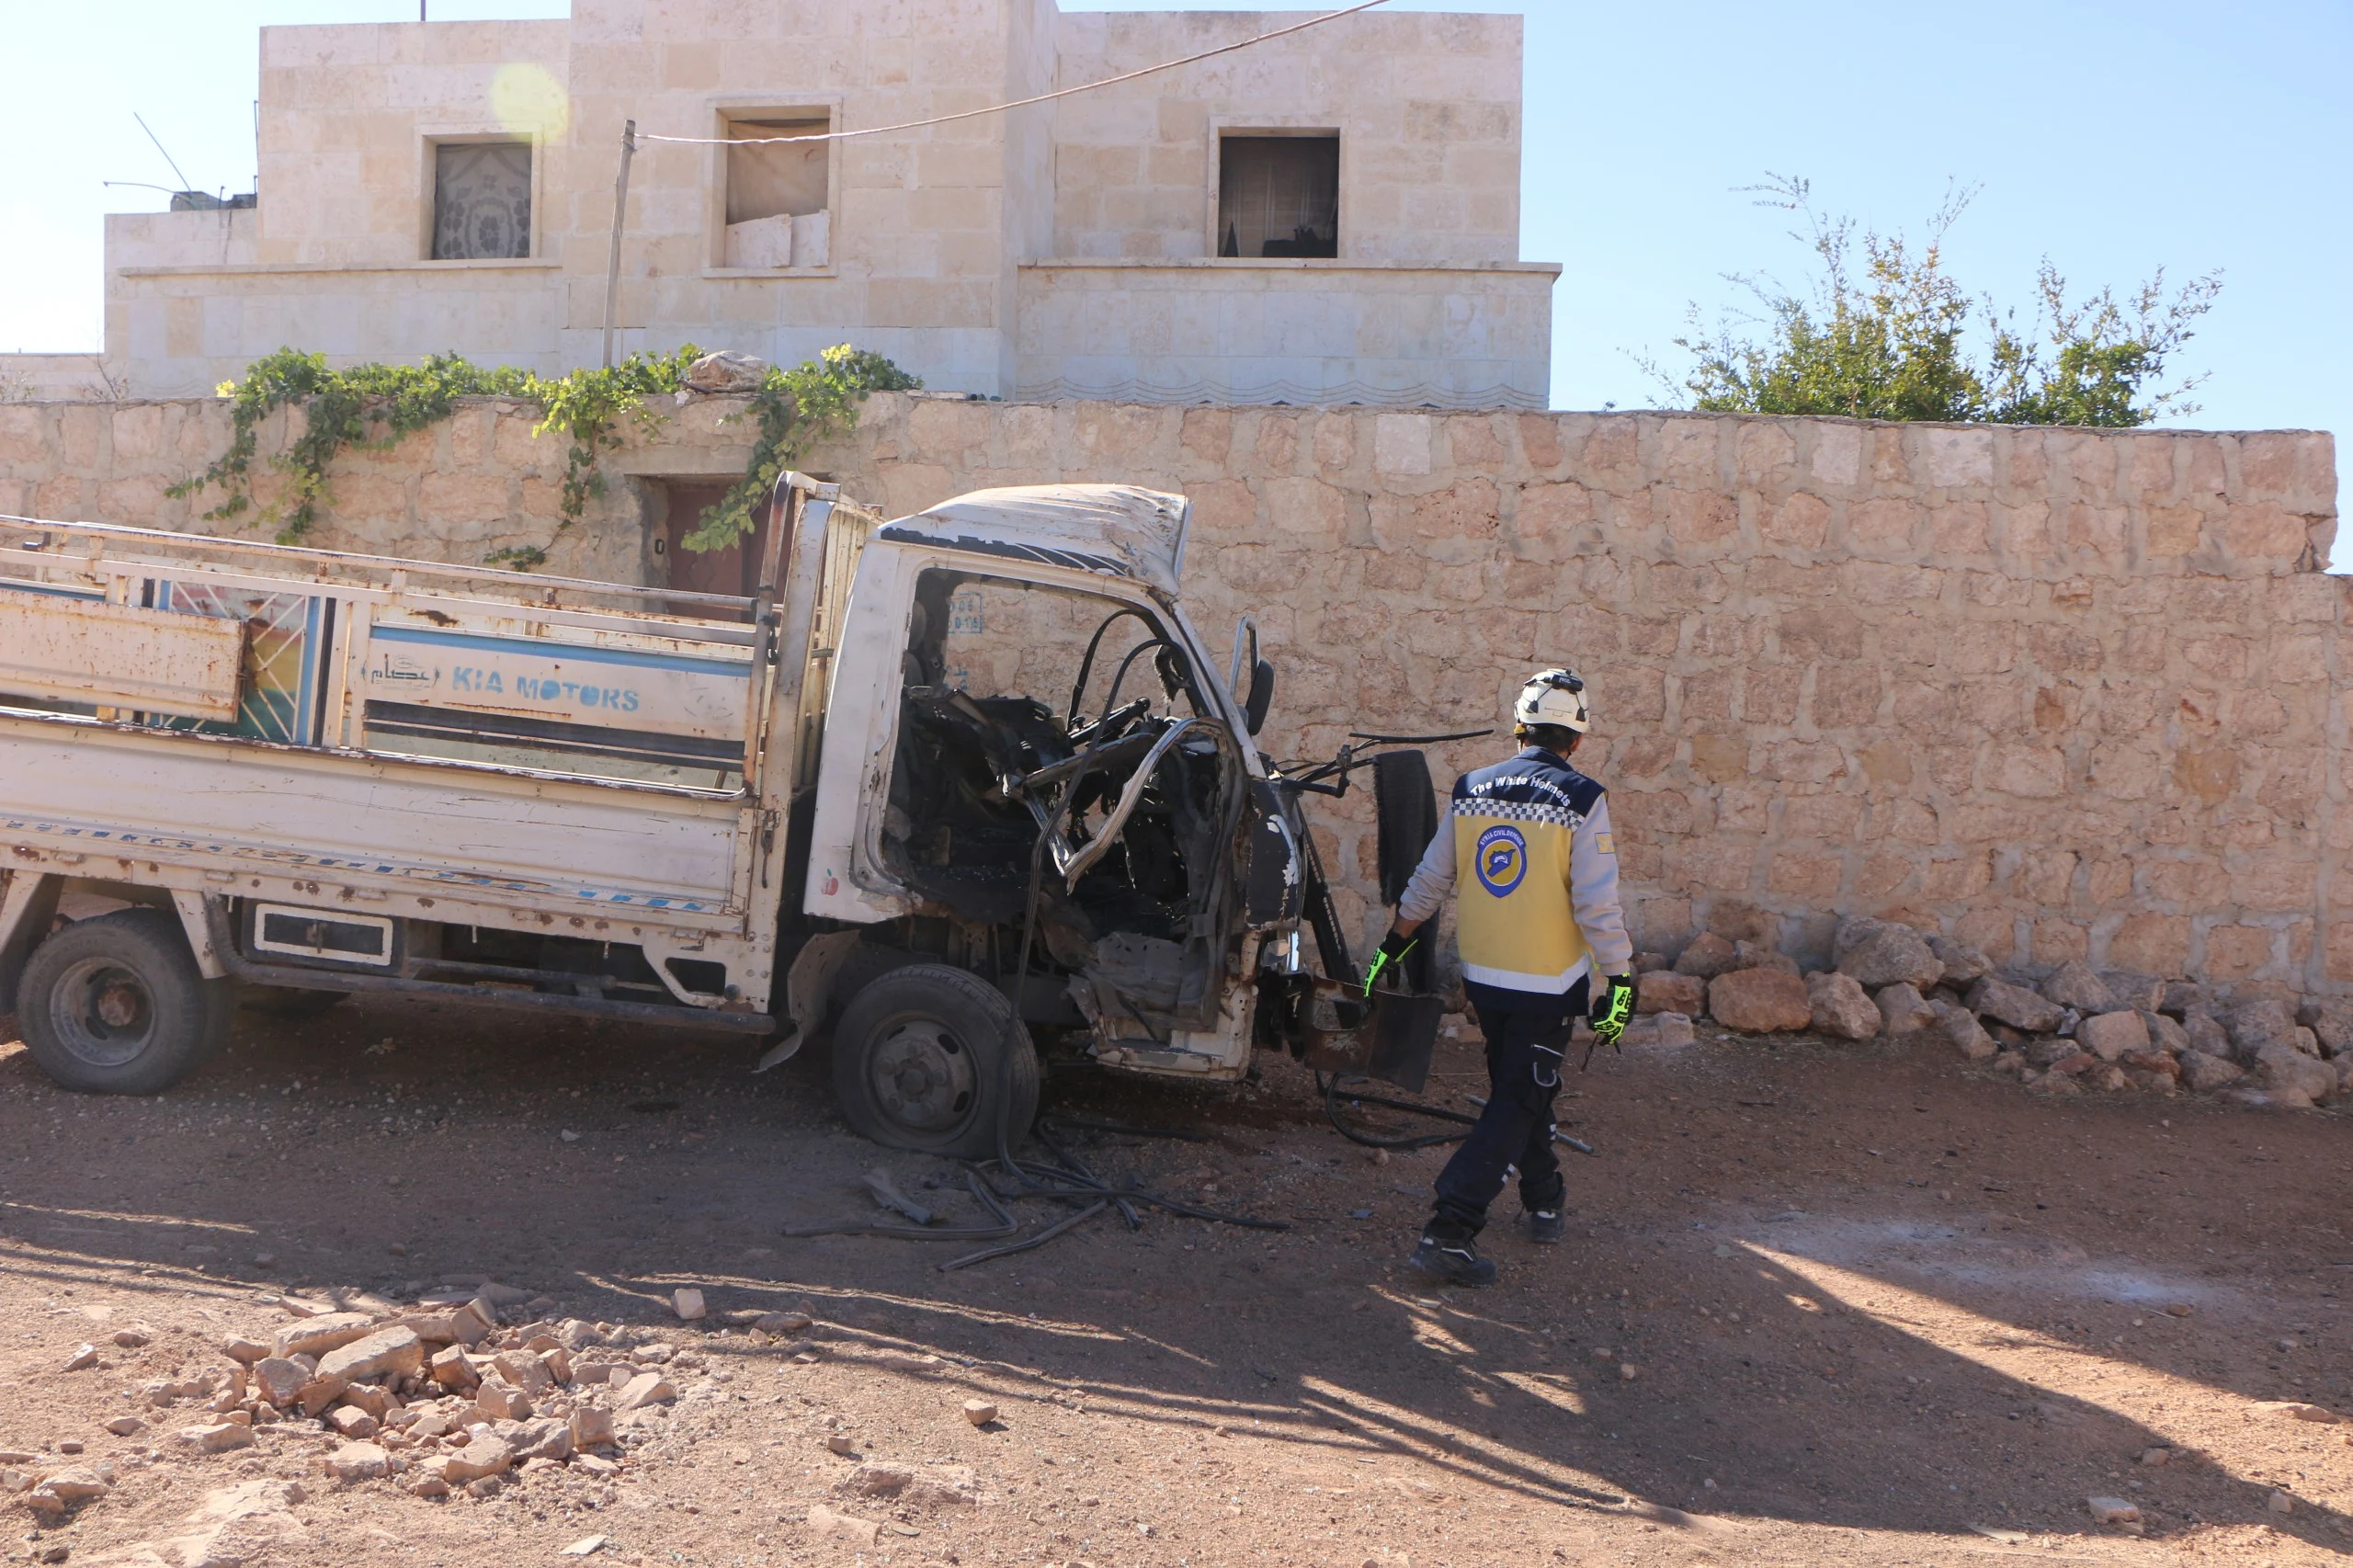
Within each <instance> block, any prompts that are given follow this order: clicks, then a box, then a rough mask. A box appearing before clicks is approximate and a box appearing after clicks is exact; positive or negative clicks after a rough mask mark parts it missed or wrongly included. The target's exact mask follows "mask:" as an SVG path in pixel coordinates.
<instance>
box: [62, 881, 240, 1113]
mask: <svg viewBox="0 0 2353 1568" xmlns="http://www.w3.org/2000/svg"><path fill="white" fill-rule="evenodd" d="M232 1006H233V1003H232V1000H231V987H230V983H229V982H227V981H225V980H207V979H205V978H204V975H203V973H202V971H199V969H198V968H197V967H196V956H195V955H194V954H193V953H191V952H189V951H188V939H187V937H184V936H183V935H182V934H181V931H180V926H179V922H178V921H177V920H176V919H175V918H173V916H171V915H168V914H165V912H164V911H162V910H160V909H124V910H118V911H116V912H115V913H114V914H112V915H100V916H98V917H97V919H95V920H77V921H75V922H74V924H73V925H71V926H66V927H65V928H64V929H63V930H62V931H59V932H57V933H55V934H54V935H52V936H51V937H50V938H49V939H48V940H47V941H45V942H43V943H42V944H41V945H40V947H39V948H37V949H34V950H33V956H32V958H31V960H29V961H28V962H27V963H26V965H25V972H24V976H23V978H22V979H21V980H19V981H18V982H17V1023H18V1024H19V1025H20V1026H21V1027H22V1028H23V1030H24V1035H25V1047H26V1049H27V1050H28V1051H30V1052H31V1053H32V1058H33V1061H34V1062H35V1063H37V1064H38V1065H39V1066H40V1070H41V1071H42V1072H44V1073H46V1074H49V1076H50V1077H51V1079H52V1080H53V1081H54V1082H56V1083H57V1084H59V1085H62V1086H63V1087H65V1088H68V1089H78V1090H81V1091H82V1092H84V1093H85V1094H103V1095H152V1094H155V1093H158V1092H159V1091H161V1090H164V1089H166V1088H169V1087H170V1086H171V1085H174V1084H176V1083H177V1082H179V1080H180V1079H181V1078H183V1077H185V1076H187V1075H188V1073H189V1072H190V1071H191V1070H193V1069H194V1068H196V1067H197V1066H199V1064H201V1063H202V1062H204V1061H205V1059H206V1058H208V1057H210V1056H211V1055H212V1054H213V1053H214V1052H215V1051H218V1050H220V1048H221V1046H222V1043H223V1042H224V1041H225V1040H227V1038H228V1022H229V1014H230V1010H231V1007H232Z"/></svg>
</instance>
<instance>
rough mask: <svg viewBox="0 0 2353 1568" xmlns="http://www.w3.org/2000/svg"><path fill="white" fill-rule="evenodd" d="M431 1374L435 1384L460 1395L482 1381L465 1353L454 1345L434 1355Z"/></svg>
mask: <svg viewBox="0 0 2353 1568" xmlns="http://www.w3.org/2000/svg"><path fill="white" fill-rule="evenodd" d="M432 1373H433V1381H435V1382H437V1383H439V1384H440V1385H441V1386H442V1387H443V1388H445V1389H451V1390H454V1391H456V1392H460V1393H463V1392H465V1391H466V1390H468V1389H470V1388H472V1387H473V1386H474V1385H475V1384H476V1383H478V1382H480V1381H482V1377H481V1374H479V1373H477V1372H476V1371H475V1370H474V1366H473V1363H472V1361H470V1360H468V1359H467V1358H466V1353H465V1352H464V1351H463V1350H460V1349H459V1348H458V1347H457V1346H454V1345H453V1346H449V1348H448V1349H447V1350H441V1351H437V1352H436V1353H435V1354H434V1357H433V1361H432Z"/></svg>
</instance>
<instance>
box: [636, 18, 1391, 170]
mask: <svg viewBox="0 0 2353 1568" xmlns="http://www.w3.org/2000/svg"><path fill="white" fill-rule="evenodd" d="M1388 3H1389V0H1362V4H1360V5H1356V6H1347V7H1345V8H1343V9H1341V10H1337V11H1327V12H1325V13H1324V15H1322V16H1320V17H1308V18H1307V20H1305V21H1303V22H1293V23H1292V24H1291V25H1290V27H1287V28H1276V29H1275V30H1274V31H1272V32H1265V33H1260V34H1258V35H1257V36H1256V38H1245V39H1243V40H1239V41H1237V42H1234V43H1227V44H1220V45H1219V46H1218V47H1217V48H1215V49H1205V50H1203V51H1200V52H1199V54H1188V55H1186V56H1185V57H1184V58H1183V59H1181V60H1165V61H1162V62H1160V63H1159V64H1157V65H1147V66H1145V67H1144V68H1143V69H1142V70H1141V71H1128V72H1124V73H1122V74H1120V75H1117V76H1106V77H1104V78H1103V80H1101V81H1099V82H1086V83H1082V84H1081V85H1078V86H1075V87H1062V88H1058V89H1056V90H1055V91H1053V92H1051V93H1040V94H1039V95H1038V96H1037V97H1032V98H1016V99H1014V100H1013V101H1012V102H1011V103H1003V104H991V105H989V106H988V107H987V108H968V109H963V110H961V111H960V112H958V113H955V114H938V115H934V116H932V117H931V118H930V119H909V120H902V121H901V122H899V123H898V124H896V125H875V126H869V127H867V128H866V129H865V130H862V131H815V132H813V133H811V134H809V135H806V136H741V137H722V136H656V135H654V133H653V132H652V131H639V132H637V140H638V141H640V142H681V143H685V144H687V145H689V146H696V147H756V146H762V145H766V144H768V143H772V142H847V141H851V140H854V139H855V138H858V137H860V136H887V135H890V134H891V133H892V132H893V131H921V130H923V129H924V128H925V127H926V126H933V125H949V124H952V123H954V122H955V121H957V120H960V119H980V118H981V117H982V116H983V115H990V114H1004V113H1006V111H1007V110H1010V109H1017V108H1029V106H1030V105H1032V104H1044V103H1051V102H1053V101H1054V100H1055V99H1056V98H1067V97H1072V96H1073V95H1074V94H1077V93H1092V92H1095V91H1097V89H1099V88H1103V87H1116V86H1118V85H1120V83H1122V82H1133V81H1136V80H1138V79H1139V78H1142V77H1145V76H1156V75H1158V74H1160V73H1162V72H1164V71H1175V70H1176V69H1178V68H1180V67H1182V66H1187V65H1193V64H1198V63H1199V62H1201V61H1204V60H1213V59H1215V58H1216V57H1217V56H1219V55H1221V54H1232V53H1233V52H1234V51H1237V50H1244V49H1249V48H1251V47H1253V46H1255V45H1257V44H1262V43H1267V42H1271V41H1272V40H1276V39H1279V38H1289V37H1290V35H1291V34H1293V33H1303V32H1305V31H1306V30H1307V29H1308V28H1319V27H1322V26H1323V25H1324V23H1325V22H1336V21H1338V20H1339V19H1340V18H1341V17H1353V16H1355V15H1356V14H1357V13H1358V12H1359V11H1370V10H1371V9H1372V8H1373V7H1374V6H1385V5H1387V4H1388Z"/></svg>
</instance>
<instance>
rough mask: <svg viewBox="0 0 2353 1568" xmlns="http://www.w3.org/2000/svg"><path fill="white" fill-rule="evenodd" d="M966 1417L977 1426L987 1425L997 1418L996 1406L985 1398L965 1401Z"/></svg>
mask: <svg viewBox="0 0 2353 1568" xmlns="http://www.w3.org/2000/svg"><path fill="white" fill-rule="evenodd" d="M964 1419H965V1420H967V1421H969V1422H971V1423H972V1425H973V1426H987V1425H988V1424H989V1423H990V1422H992V1421H994V1420H995V1419H996V1406H995V1404H993V1403H990V1402H989V1401H987V1400H985V1399H968V1400H966V1401H965V1402H964Z"/></svg>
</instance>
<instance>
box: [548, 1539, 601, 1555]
mask: <svg viewBox="0 0 2353 1568" xmlns="http://www.w3.org/2000/svg"><path fill="white" fill-rule="evenodd" d="M604 1544H605V1538H604V1537H603V1536H600V1535H584V1536H582V1537H581V1538H580V1539H579V1540H575V1541H574V1542H572V1543H571V1544H570V1545H569V1546H560V1547H558V1548H556V1553H555V1554H556V1555H557V1556H558V1557H589V1556H593V1555H595V1554H596V1552H597V1551H598V1549H600V1548H601V1547H603V1545H604Z"/></svg>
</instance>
